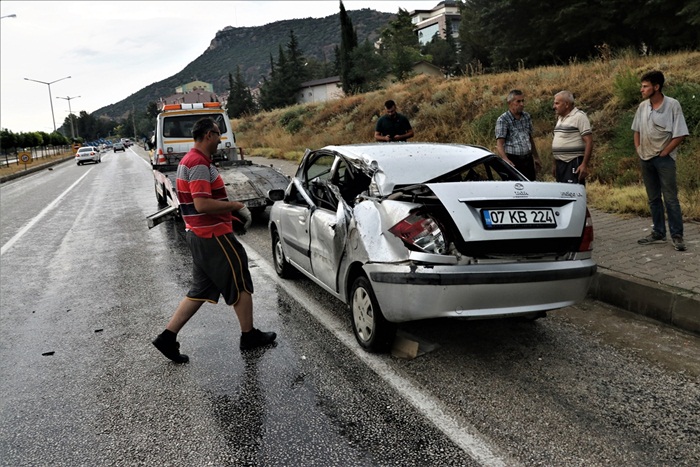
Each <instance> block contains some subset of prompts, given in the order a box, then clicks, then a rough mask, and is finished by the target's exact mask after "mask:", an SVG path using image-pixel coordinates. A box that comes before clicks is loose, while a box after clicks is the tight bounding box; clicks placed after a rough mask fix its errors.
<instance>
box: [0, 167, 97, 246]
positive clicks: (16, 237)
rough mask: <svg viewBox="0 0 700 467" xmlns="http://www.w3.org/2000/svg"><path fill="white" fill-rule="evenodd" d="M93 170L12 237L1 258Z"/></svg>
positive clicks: (6, 244)
mask: <svg viewBox="0 0 700 467" xmlns="http://www.w3.org/2000/svg"><path fill="white" fill-rule="evenodd" d="M92 169H93V167H91V168H90V169H89V170H88V171H87V172H85V173H84V174H83V176H82V177H80V178H79V179H77V180H76V181H75V182H74V183H73V184H72V185H71V186H69V187H68V188H66V191H64V192H63V193H61V194H60V195H58V198H56V199H55V200H53V201H52V202H51V203H49V204H48V205H47V206H46V207H45V208H44V209H42V210H41V212H40V213H39V214H37V215H36V216H35V217H34V218H33V219H32V220H31V221H29V222H28V223H27V225H25V226H24V227H22V228H21V229H20V230H19V232H17V233H16V234H15V235H14V237H12V238H11V239H9V240H8V241H7V243H5V244H4V245H3V246H2V248H0V256H2V255H4V254H5V253H6V252H7V251H8V250H9V249H10V248H12V246H13V245H14V244H15V243H16V242H17V241H18V240H19V239H20V238H22V236H23V235H24V234H26V233H27V232H28V231H29V229H31V228H32V227H34V224H36V223H37V222H39V219H41V218H42V217H44V216H45V215H46V213H48V212H49V211H50V210H52V209H53V208H55V207H56V205H57V204H58V203H59V202H60V201H61V200H62V199H63V197H64V196H66V195H67V194H68V192H69V191H71V190H72V189H73V188H75V186H76V185H77V184H78V183H80V181H81V180H82V179H84V178H85V177H87V174H89V173H90V171H91V170H92Z"/></svg>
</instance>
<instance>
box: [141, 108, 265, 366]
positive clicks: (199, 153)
mask: <svg viewBox="0 0 700 467" xmlns="http://www.w3.org/2000/svg"><path fill="white" fill-rule="evenodd" d="M192 136H193V137H194V147H193V148H192V149H191V150H190V151H189V152H188V153H187V154H186V155H185V157H183V158H182V160H181V161H180V164H179V165H178V169H177V181H176V183H177V197H178V200H179V202H180V214H181V215H182V219H183V220H184V221H185V228H186V230H187V235H186V237H187V244H188V245H189V247H190V252H191V253H192V260H193V268H192V286H191V288H190V290H189V292H187V295H186V296H185V298H184V299H182V301H181V302H180V304H179V305H178V307H177V309H176V310H175V314H173V316H172V318H170V321H169V322H168V324H167V326H166V328H165V331H163V332H162V333H161V334H159V335H158V337H156V339H155V340H154V341H153V345H154V346H156V348H157V349H158V350H160V351H161V352H162V353H163V355H165V356H166V357H167V358H169V359H170V360H172V361H173V362H175V363H186V362H188V361H189V357H188V356H187V355H184V354H181V353H180V350H179V349H180V344H179V343H178V342H177V333H178V332H179V331H180V330H181V329H182V327H183V326H184V325H185V324H186V323H187V321H189V319H190V318H192V316H194V314H195V313H196V312H197V311H198V310H199V308H200V307H201V306H202V305H203V304H204V302H210V303H217V302H218V301H219V297H220V296H222V295H223V297H224V300H225V301H226V304H227V305H231V306H233V309H234V311H235V313H236V316H237V317H238V322H239V324H240V327H241V341H240V348H241V350H248V349H253V348H256V347H260V346H264V345H268V344H271V343H273V342H274V340H275V338H276V337H277V335H276V334H275V333H274V332H262V331H260V330H258V329H256V328H254V327H253V296H252V294H253V281H252V278H251V276H250V271H249V270H248V256H247V254H246V251H245V249H244V248H243V245H241V244H240V242H239V241H238V240H237V239H236V237H235V236H234V235H233V225H232V222H233V221H234V216H233V214H232V212H233V211H236V212H245V211H247V208H246V207H245V205H244V204H243V203H240V202H238V201H229V200H228V198H227V196H226V188H225V186H224V180H223V179H222V178H221V175H220V174H219V171H218V170H217V169H216V167H215V166H214V164H213V163H212V155H213V154H215V153H216V151H217V148H218V146H219V143H220V142H221V139H220V136H221V132H220V130H219V127H218V126H217V124H216V123H215V122H214V120H212V119H211V118H208V117H205V118H202V119H200V120H198V121H197V122H196V123H195V124H194V127H193V128H192ZM248 215H250V214H249V213H248Z"/></svg>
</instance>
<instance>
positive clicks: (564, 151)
mask: <svg viewBox="0 0 700 467" xmlns="http://www.w3.org/2000/svg"><path fill="white" fill-rule="evenodd" d="M553 107H554V113H555V114H556V115H557V124H556V126H555V127H554V140H553V141H552V155H553V156H554V167H553V168H552V175H554V178H555V179H556V180H557V182H561V183H580V184H582V185H585V184H586V176H587V175H588V163H589V162H590V160H591V154H592V153H593V133H592V131H591V123H590V122H589V121H588V117H587V116H586V114H585V113H584V112H583V111H581V110H579V109H577V108H576V107H575V106H574V95H573V94H571V92H569V91H560V92H558V93H556V94H555V95H554V106H553Z"/></svg>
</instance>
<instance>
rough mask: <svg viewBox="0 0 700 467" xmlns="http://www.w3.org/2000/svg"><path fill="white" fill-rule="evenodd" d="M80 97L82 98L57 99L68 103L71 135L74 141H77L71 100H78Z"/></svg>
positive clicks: (57, 97) (58, 97)
mask: <svg viewBox="0 0 700 467" xmlns="http://www.w3.org/2000/svg"><path fill="white" fill-rule="evenodd" d="M78 97H80V96H74V97H60V96H56V99H65V100H67V101H68V115H69V116H70V135H71V137H72V138H73V139H75V128H74V127H73V109H71V106H70V100H71V99H77V98H78Z"/></svg>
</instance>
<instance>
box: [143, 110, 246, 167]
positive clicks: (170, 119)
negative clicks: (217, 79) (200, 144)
mask: <svg viewBox="0 0 700 467" xmlns="http://www.w3.org/2000/svg"><path fill="white" fill-rule="evenodd" d="M203 117H210V118H212V119H213V120H214V121H215V122H216V124H217V126H218V127H219V131H221V143H220V144H219V146H218V151H217V153H218V154H217V155H216V156H217V157H215V159H219V160H229V161H232V160H237V159H239V156H238V152H237V151H236V138H235V135H234V134H233V130H232V128H231V123H230V121H229V119H228V116H227V115H226V112H225V111H224V110H223V109H222V108H221V104H220V103H218V102H204V103H196V104H168V105H165V106H164V107H163V110H162V111H161V113H160V114H158V119H157V123H156V131H155V148H154V152H153V156H152V157H153V159H152V161H151V162H152V163H153V165H154V166H167V165H175V166H177V164H178V163H179V162H180V159H182V157H183V156H184V155H185V154H187V152H188V151H189V150H190V149H192V147H193V146H194V139H193V138H192V127H193V126H194V124H195V122H196V121H197V120H199V119H200V118H203Z"/></svg>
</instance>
